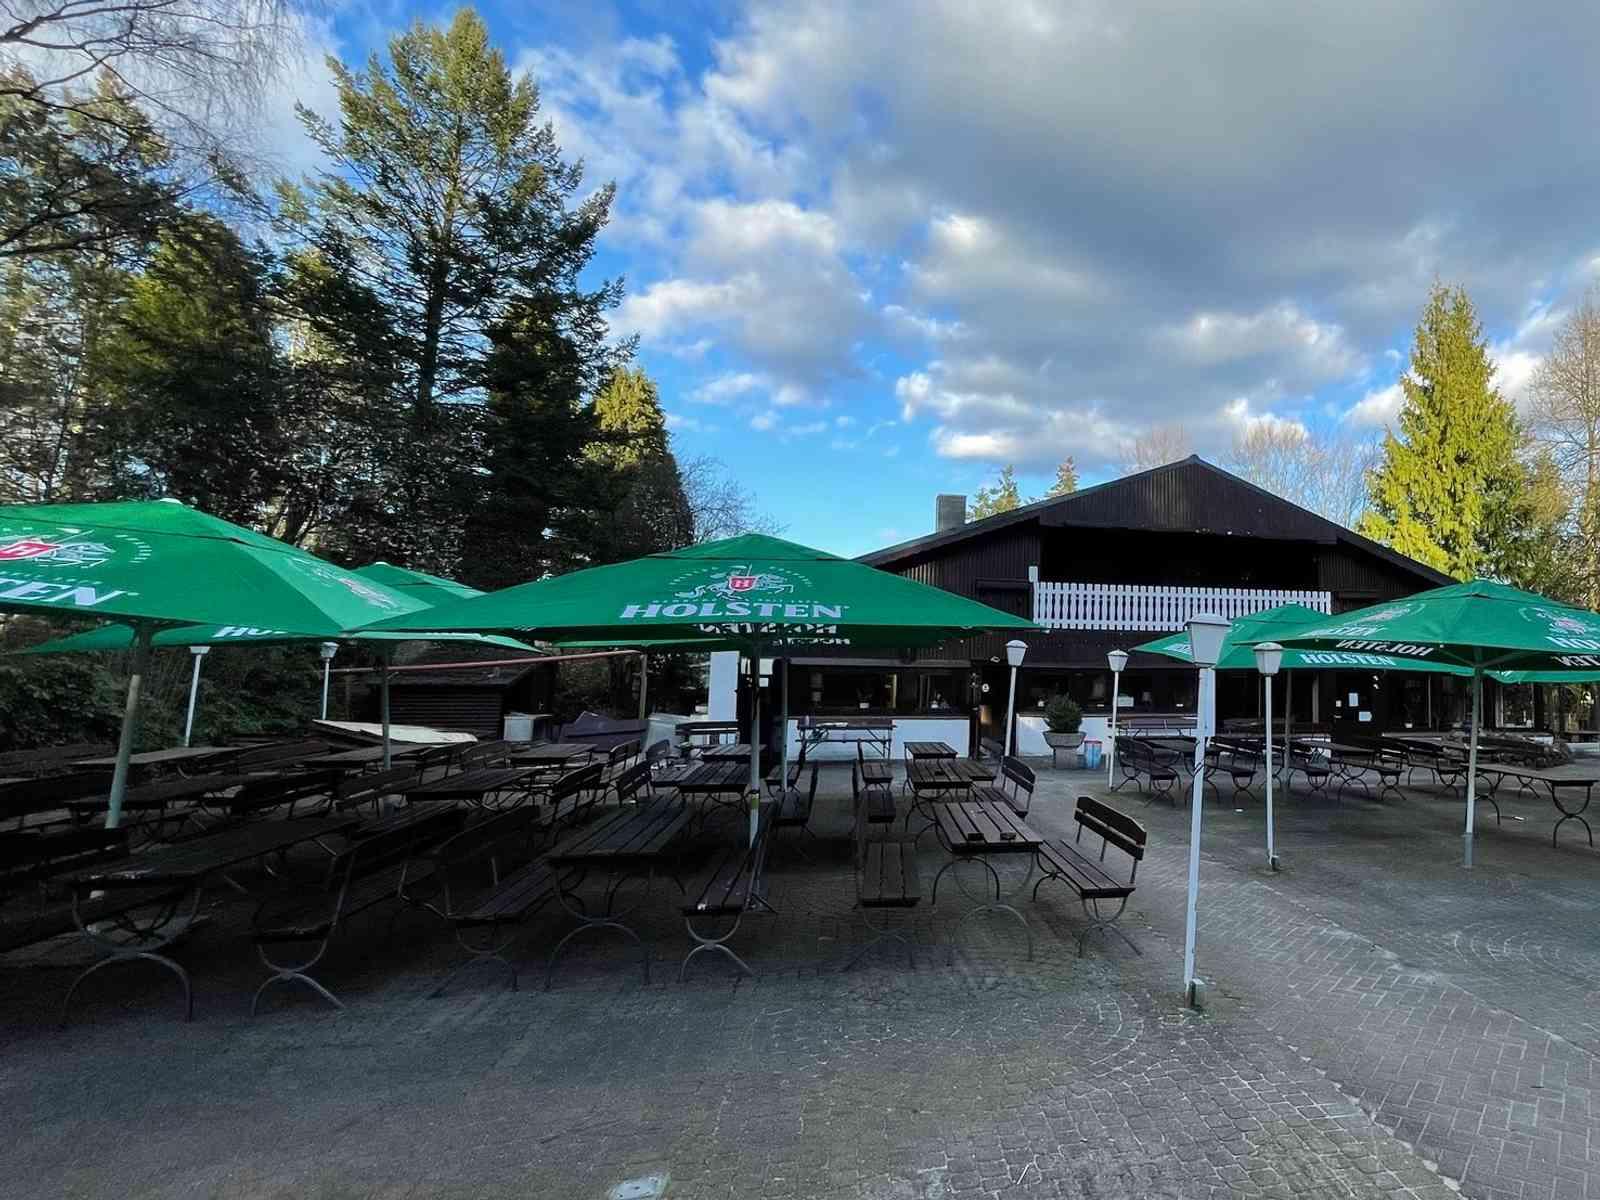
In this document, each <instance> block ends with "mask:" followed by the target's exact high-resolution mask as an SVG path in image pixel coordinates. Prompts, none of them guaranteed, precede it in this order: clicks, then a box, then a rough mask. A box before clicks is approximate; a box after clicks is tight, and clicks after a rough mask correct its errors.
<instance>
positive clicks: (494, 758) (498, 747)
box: [455, 741, 511, 772]
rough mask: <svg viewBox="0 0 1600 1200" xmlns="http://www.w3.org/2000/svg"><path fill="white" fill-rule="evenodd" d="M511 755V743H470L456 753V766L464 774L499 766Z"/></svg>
mask: <svg viewBox="0 0 1600 1200" xmlns="http://www.w3.org/2000/svg"><path fill="white" fill-rule="evenodd" d="M510 753H511V743H510V742H504V741H495V742H469V743H468V744H467V745H466V746H463V747H462V748H461V749H459V750H457V751H456V753H455V766H456V769H457V770H460V771H463V772H465V771H472V770H476V769H477V768H478V767H492V766H498V765H499V764H501V763H504V762H505V761H506V758H507V757H508V756H509V755H510Z"/></svg>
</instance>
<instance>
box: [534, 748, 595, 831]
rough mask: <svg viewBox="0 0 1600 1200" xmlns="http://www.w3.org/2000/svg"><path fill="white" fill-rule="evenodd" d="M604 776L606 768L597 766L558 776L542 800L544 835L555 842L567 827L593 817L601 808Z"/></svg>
mask: <svg viewBox="0 0 1600 1200" xmlns="http://www.w3.org/2000/svg"><path fill="white" fill-rule="evenodd" d="M603 772H604V767H603V765H602V764H601V763H597V762H595V763H590V764H588V765H587V766H583V767H576V768H574V769H572V770H570V771H563V772H562V773H561V774H560V775H558V776H556V777H555V779H553V780H552V781H551V783H550V787H549V790H548V791H546V792H545V793H544V795H543V796H542V797H541V805H540V807H541V809H542V810H543V811H542V815H541V816H540V818H539V821H538V826H537V827H538V829H539V830H540V832H542V833H543V834H545V835H546V837H549V838H553V837H554V836H555V835H556V834H557V833H558V832H560V830H561V828H562V827H563V826H565V825H573V824H576V823H577V822H578V821H580V820H582V819H584V818H585V817H588V816H592V815H593V814H594V811H595V809H596V808H597V807H598V805H599V801H600V792H601V787H602V784H601V778H602V775H603Z"/></svg>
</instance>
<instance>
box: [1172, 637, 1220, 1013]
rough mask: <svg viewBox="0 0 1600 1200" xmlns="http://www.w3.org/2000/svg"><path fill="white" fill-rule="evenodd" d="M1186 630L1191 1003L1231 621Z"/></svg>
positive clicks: (1186, 938)
mask: <svg viewBox="0 0 1600 1200" xmlns="http://www.w3.org/2000/svg"><path fill="white" fill-rule="evenodd" d="M1185 628H1186V629H1187V630H1188V633H1189V653H1190V655H1191V657H1192V658H1193V660H1194V665H1195V666H1196V667H1197V668H1198V669H1199V672H1200V678H1199V688H1198V694H1197V696H1196V697H1195V700H1196V703H1195V730H1194V795H1193V797H1192V798H1191V799H1190V801H1189V897H1188V905H1187V907H1186V910H1185V913H1184V921H1183V990H1184V995H1185V998H1186V999H1187V1001H1188V1002H1189V1004H1191V1005H1195V1004H1197V1003H1198V1001H1199V998H1200V995H1199V993H1200V989H1201V987H1202V984H1201V981H1200V980H1198V979H1196V978H1195V974H1194V935H1195V911H1196V908H1197V906H1198V904H1199V901H1200V819H1201V808H1202V801H1203V798H1204V794H1205V785H1206V741H1207V739H1208V738H1210V737H1211V734H1212V731H1213V728H1214V726H1215V724H1216V719H1217V696H1216V677H1217V670H1216V668H1217V661H1218V660H1219V659H1220V658H1221V657H1222V639H1223V638H1225V637H1227V636H1228V622H1227V621H1225V620H1224V619H1223V618H1221V617H1219V616H1217V614H1216V613H1196V614H1195V615H1194V616H1192V617H1190V618H1189V620H1188V622H1187V624H1186V626H1185Z"/></svg>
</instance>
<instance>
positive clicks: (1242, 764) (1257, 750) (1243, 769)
mask: <svg viewBox="0 0 1600 1200" xmlns="http://www.w3.org/2000/svg"><path fill="white" fill-rule="evenodd" d="M1211 746H1212V748H1213V749H1214V750H1215V752H1216V764H1217V765H1216V769H1217V770H1219V771H1221V772H1222V773H1223V774H1225V775H1227V776H1228V777H1229V778H1230V779H1232V780H1233V798H1234V800H1235V801H1236V802H1237V801H1238V799H1239V798H1240V797H1241V796H1244V795H1247V794H1248V793H1249V791H1250V786H1251V784H1253V783H1254V782H1255V779H1256V774H1257V772H1259V771H1261V770H1262V769H1263V768H1264V767H1265V766H1266V754H1265V753H1264V751H1263V748H1262V743H1261V741H1260V740H1259V739H1257V738H1242V737H1218V738H1212V739H1211Z"/></svg>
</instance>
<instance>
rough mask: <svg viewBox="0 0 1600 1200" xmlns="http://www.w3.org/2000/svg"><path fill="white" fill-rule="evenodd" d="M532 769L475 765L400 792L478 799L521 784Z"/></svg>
mask: <svg viewBox="0 0 1600 1200" xmlns="http://www.w3.org/2000/svg"><path fill="white" fill-rule="evenodd" d="M532 773H533V768H531V767H475V768H473V769H472V770H470V771H460V772H457V773H456V774H454V775H449V776H446V777H445V778H443V779H435V780H433V781H432V782H431V783H419V784H416V785H415V786H413V787H408V788H406V789H405V793H404V794H405V797H406V799H408V800H479V799H482V798H483V797H484V796H487V795H488V794H489V793H490V792H505V791H512V790H514V789H516V788H518V787H521V786H522V785H523V784H524V783H525V782H526V781H527V779H528V776H529V775H531V774H532Z"/></svg>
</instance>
